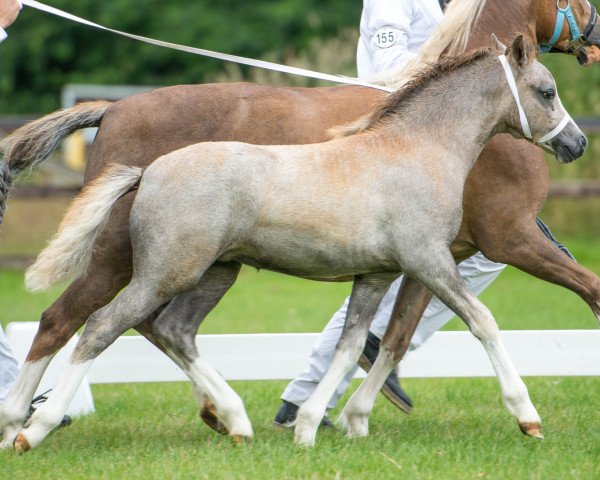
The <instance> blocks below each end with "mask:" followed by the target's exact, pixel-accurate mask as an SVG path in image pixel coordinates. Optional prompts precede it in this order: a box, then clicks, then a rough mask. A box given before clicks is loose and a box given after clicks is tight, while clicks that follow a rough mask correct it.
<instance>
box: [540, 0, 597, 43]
mask: <svg viewBox="0 0 600 480" xmlns="http://www.w3.org/2000/svg"><path fill="white" fill-rule="evenodd" d="M588 4H589V2H588ZM589 5H590V7H591V9H592V12H591V13H590V20H589V21H588V24H587V27H585V30H584V31H583V33H581V32H580V31H579V26H578V25H577V20H576V19H575V15H574V14H573V10H571V4H570V3H569V0H567V6H566V7H565V8H560V0H556V8H557V10H558V11H557V12H556V25H555V26H554V33H553V34H552V38H550V40H549V41H548V43H542V44H540V45H538V49H539V52H540V53H548V52H549V51H550V50H552V47H554V45H555V44H556V42H558V39H559V38H560V33H561V32H562V29H563V25H564V24H565V18H566V19H567V22H568V24H569V29H570V30H571V43H570V44H569V48H567V52H568V53H573V52H576V51H578V50H579V49H580V48H581V47H583V45H584V44H585V42H586V41H587V38H588V37H589V35H590V33H592V30H593V29H594V26H595V25H596V20H597V19H598V12H596V7H594V5H592V4H589Z"/></svg>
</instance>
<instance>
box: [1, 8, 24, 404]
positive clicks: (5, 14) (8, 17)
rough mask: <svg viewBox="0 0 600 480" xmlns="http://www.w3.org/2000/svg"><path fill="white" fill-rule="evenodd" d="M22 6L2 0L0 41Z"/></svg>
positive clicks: (3, 38) (4, 37) (4, 36)
mask: <svg viewBox="0 0 600 480" xmlns="http://www.w3.org/2000/svg"><path fill="white" fill-rule="evenodd" d="M22 8H23V5H22V4H21V2H20V1H19V0H0V43H1V42H2V41H4V40H6V37H7V34H6V32H5V31H4V29H5V28H8V27H10V26H11V25H12V24H13V22H14V21H15V20H16V19H17V17H18V16H19V11H20V10H21V9H22ZM0 392H1V391H0ZM0 398H2V397H0Z"/></svg>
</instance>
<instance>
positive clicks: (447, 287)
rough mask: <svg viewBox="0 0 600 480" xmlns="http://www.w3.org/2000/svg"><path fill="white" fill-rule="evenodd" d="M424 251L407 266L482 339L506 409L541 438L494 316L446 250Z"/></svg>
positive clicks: (527, 430)
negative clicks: (468, 285)
mask: <svg viewBox="0 0 600 480" xmlns="http://www.w3.org/2000/svg"><path fill="white" fill-rule="evenodd" d="M427 252H429V253H432V255H431V256H427V257H421V258H420V262H419V263H414V264H413V267H415V268H414V269H413V268H410V269H409V268H408V267H407V268H406V269H407V270H409V271H410V275H411V276H412V277H413V278H415V279H418V280H419V281H420V282H421V283H423V284H424V285H426V286H427V287H428V288H429V289H430V290H431V292H432V293H433V294H434V295H435V296H436V297H438V298H439V299H440V300H441V301H442V302H444V303H445V304H446V305H447V306H448V308H450V309H452V310H453V311H454V312H455V313H457V314H458V315H459V316H460V317H461V318H462V319H463V321H464V322H465V323H466V324H467V326H468V327H469V329H470V330H471V333H472V334H473V335H474V336H475V337H477V338H478V339H479V340H480V341H481V343H482V345H483V347H484V348H485V350H486V352H487V354H488V356H489V358H490V361H491V363H492V366H493V367H494V370H495V372H496V376H497V378H498V382H499V383H500V388H501V390H502V399H503V402H504V405H505V406H506V408H507V410H508V411H509V412H510V413H511V415H513V416H514V417H516V418H517V421H518V423H519V427H520V428H521V430H522V431H523V433H526V434H527V435H531V436H534V437H538V438H543V436H542V433H541V420H540V417H539V415H538V413H537V411H536V409H535V407H534V406H533V404H532V403H531V400H530V399H529V393H528V392H527V387H526V386H525V384H524V383H523V380H521V377H519V375H518V373H517V371H516V369H515V367H514V365H513V364H512V362H511V361H510V358H509V356H508V354H507V352H506V350H505V348H504V345H503V343H502V338H501V337H500V330H499V329H498V325H497V324H496V321H495V320H494V317H493V316H492V314H491V313H490V311H489V310H488V309H487V308H486V307H485V305H483V303H481V302H480V301H479V300H478V299H477V297H475V295H473V293H471V291H470V290H469V289H468V287H467V285H466V283H465V281H464V280H463V278H462V277H461V276H460V274H459V273H458V269H457V267H456V265H455V263H454V259H453V258H452V256H451V255H450V252H449V251H446V252H443V250H439V249H431V248H430V249H428V251H424V252H423V253H427ZM439 252H443V253H442V254H440V253H439ZM417 269H418V270H417Z"/></svg>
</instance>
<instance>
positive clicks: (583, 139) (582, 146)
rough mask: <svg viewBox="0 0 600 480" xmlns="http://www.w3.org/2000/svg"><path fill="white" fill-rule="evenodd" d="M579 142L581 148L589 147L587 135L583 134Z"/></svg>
mask: <svg viewBox="0 0 600 480" xmlns="http://www.w3.org/2000/svg"><path fill="white" fill-rule="evenodd" d="M579 143H580V144H581V148H583V149H584V150H585V148H586V147H587V144H588V140H587V138H586V136H585V135H582V136H581V138H580V139H579Z"/></svg>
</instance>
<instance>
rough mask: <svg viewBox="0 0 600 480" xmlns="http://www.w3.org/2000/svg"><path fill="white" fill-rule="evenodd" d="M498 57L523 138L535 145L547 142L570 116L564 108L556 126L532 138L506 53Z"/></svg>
mask: <svg viewBox="0 0 600 480" xmlns="http://www.w3.org/2000/svg"><path fill="white" fill-rule="evenodd" d="M498 59H499V60H500V64H501V65H502V68H503V69H504V74H505V75H506V80H507V81H508V86H509V87H510V91H511V92H512V94H513V97H514V98H515V101H516V102H517V110H518V111H519V119H520V120H521V129H522V130H523V135H524V136H525V138H528V139H529V140H531V141H532V142H533V143H535V144H536V145H540V144H542V143H546V142H548V141H549V140H552V139H553V138H554V137H556V136H557V135H558V134H559V133H560V132H562V131H563V129H564V128H565V127H566V126H567V124H568V123H569V122H570V121H571V120H572V119H571V116H570V115H569V113H568V112H567V111H566V110H565V116H564V117H563V119H562V120H561V121H560V122H559V124H558V125H557V126H556V127H554V128H553V129H552V130H551V131H550V132H548V133H547V134H546V135H544V136H543V137H541V138H539V139H537V140H534V138H533V136H532V135H531V129H530V128H529V122H528V121H527V116H526V115H525V110H523V106H522V105H521V100H520V98H519V91H518V90H517V82H516V81H515V76H514V75H513V72H512V69H511V68H510V65H509V64H508V59H507V58H506V55H498ZM559 102H560V100H559Z"/></svg>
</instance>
